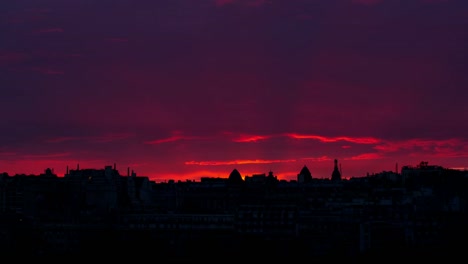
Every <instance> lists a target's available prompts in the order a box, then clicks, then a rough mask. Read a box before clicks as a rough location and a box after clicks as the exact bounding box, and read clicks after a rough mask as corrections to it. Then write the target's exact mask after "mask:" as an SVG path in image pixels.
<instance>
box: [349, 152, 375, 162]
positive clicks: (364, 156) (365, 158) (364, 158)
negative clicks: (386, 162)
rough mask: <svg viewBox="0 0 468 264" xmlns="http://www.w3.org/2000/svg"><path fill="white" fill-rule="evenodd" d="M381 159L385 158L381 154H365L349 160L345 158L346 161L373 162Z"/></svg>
mask: <svg viewBox="0 0 468 264" xmlns="http://www.w3.org/2000/svg"><path fill="white" fill-rule="evenodd" d="M381 158H383V156H382V154H380V153H364V154H359V155H356V156H352V157H349V158H345V160H372V159H381Z"/></svg>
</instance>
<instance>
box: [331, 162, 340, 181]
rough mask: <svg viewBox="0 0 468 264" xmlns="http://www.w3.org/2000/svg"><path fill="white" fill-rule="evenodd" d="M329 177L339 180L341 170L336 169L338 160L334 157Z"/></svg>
mask: <svg viewBox="0 0 468 264" xmlns="http://www.w3.org/2000/svg"><path fill="white" fill-rule="evenodd" d="M331 179H332V181H340V180H341V172H340V170H339V169H338V160H337V159H335V167H334V168H333V172H332V175H331Z"/></svg>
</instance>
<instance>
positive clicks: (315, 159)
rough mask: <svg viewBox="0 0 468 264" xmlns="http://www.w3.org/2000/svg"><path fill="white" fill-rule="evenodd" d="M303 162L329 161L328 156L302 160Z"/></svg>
mask: <svg viewBox="0 0 468 264" xmlns="http://www.w3.org/2000/svg"><path fill="white" fill-rule="evenodd" d="M302 159H303V160H311V161H329V160H331V158H330V157H328V156H322V157H310V158H302Z"/></svg>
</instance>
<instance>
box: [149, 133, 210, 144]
mask: <svg viewBox="0 0 468 264" xmlns="http://www.w3.org/2000/svg"><path fill="white" fill-rule="evenodd" d="M172 134H173V135H172V136H170V137H168V138H161V139H156V140H151V141H146V142H145V144H149V145H155V144H162V143H167V142H174V141H178V140H191V139H201V138H202V137H194V136H184V135H182V132H180V131H174V132H172Z"/></svg>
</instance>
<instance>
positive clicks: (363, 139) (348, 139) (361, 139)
mask: <svg viewBox="0 0 468 264" xmlns="http://www.w3.org/2000/svg"><path fill="white" fill-rule="evenodd" d="M287 136H288V137H291V138H295V139H315V140H319V141H321V142H325V143H328V142H338V141H346V142H351V143H357V144H377V143H379V142H380V141H381V140H380V139H377V138H373V137H324V136H319V135H303V134H294V133H290V134H287Z"/></svg>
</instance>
